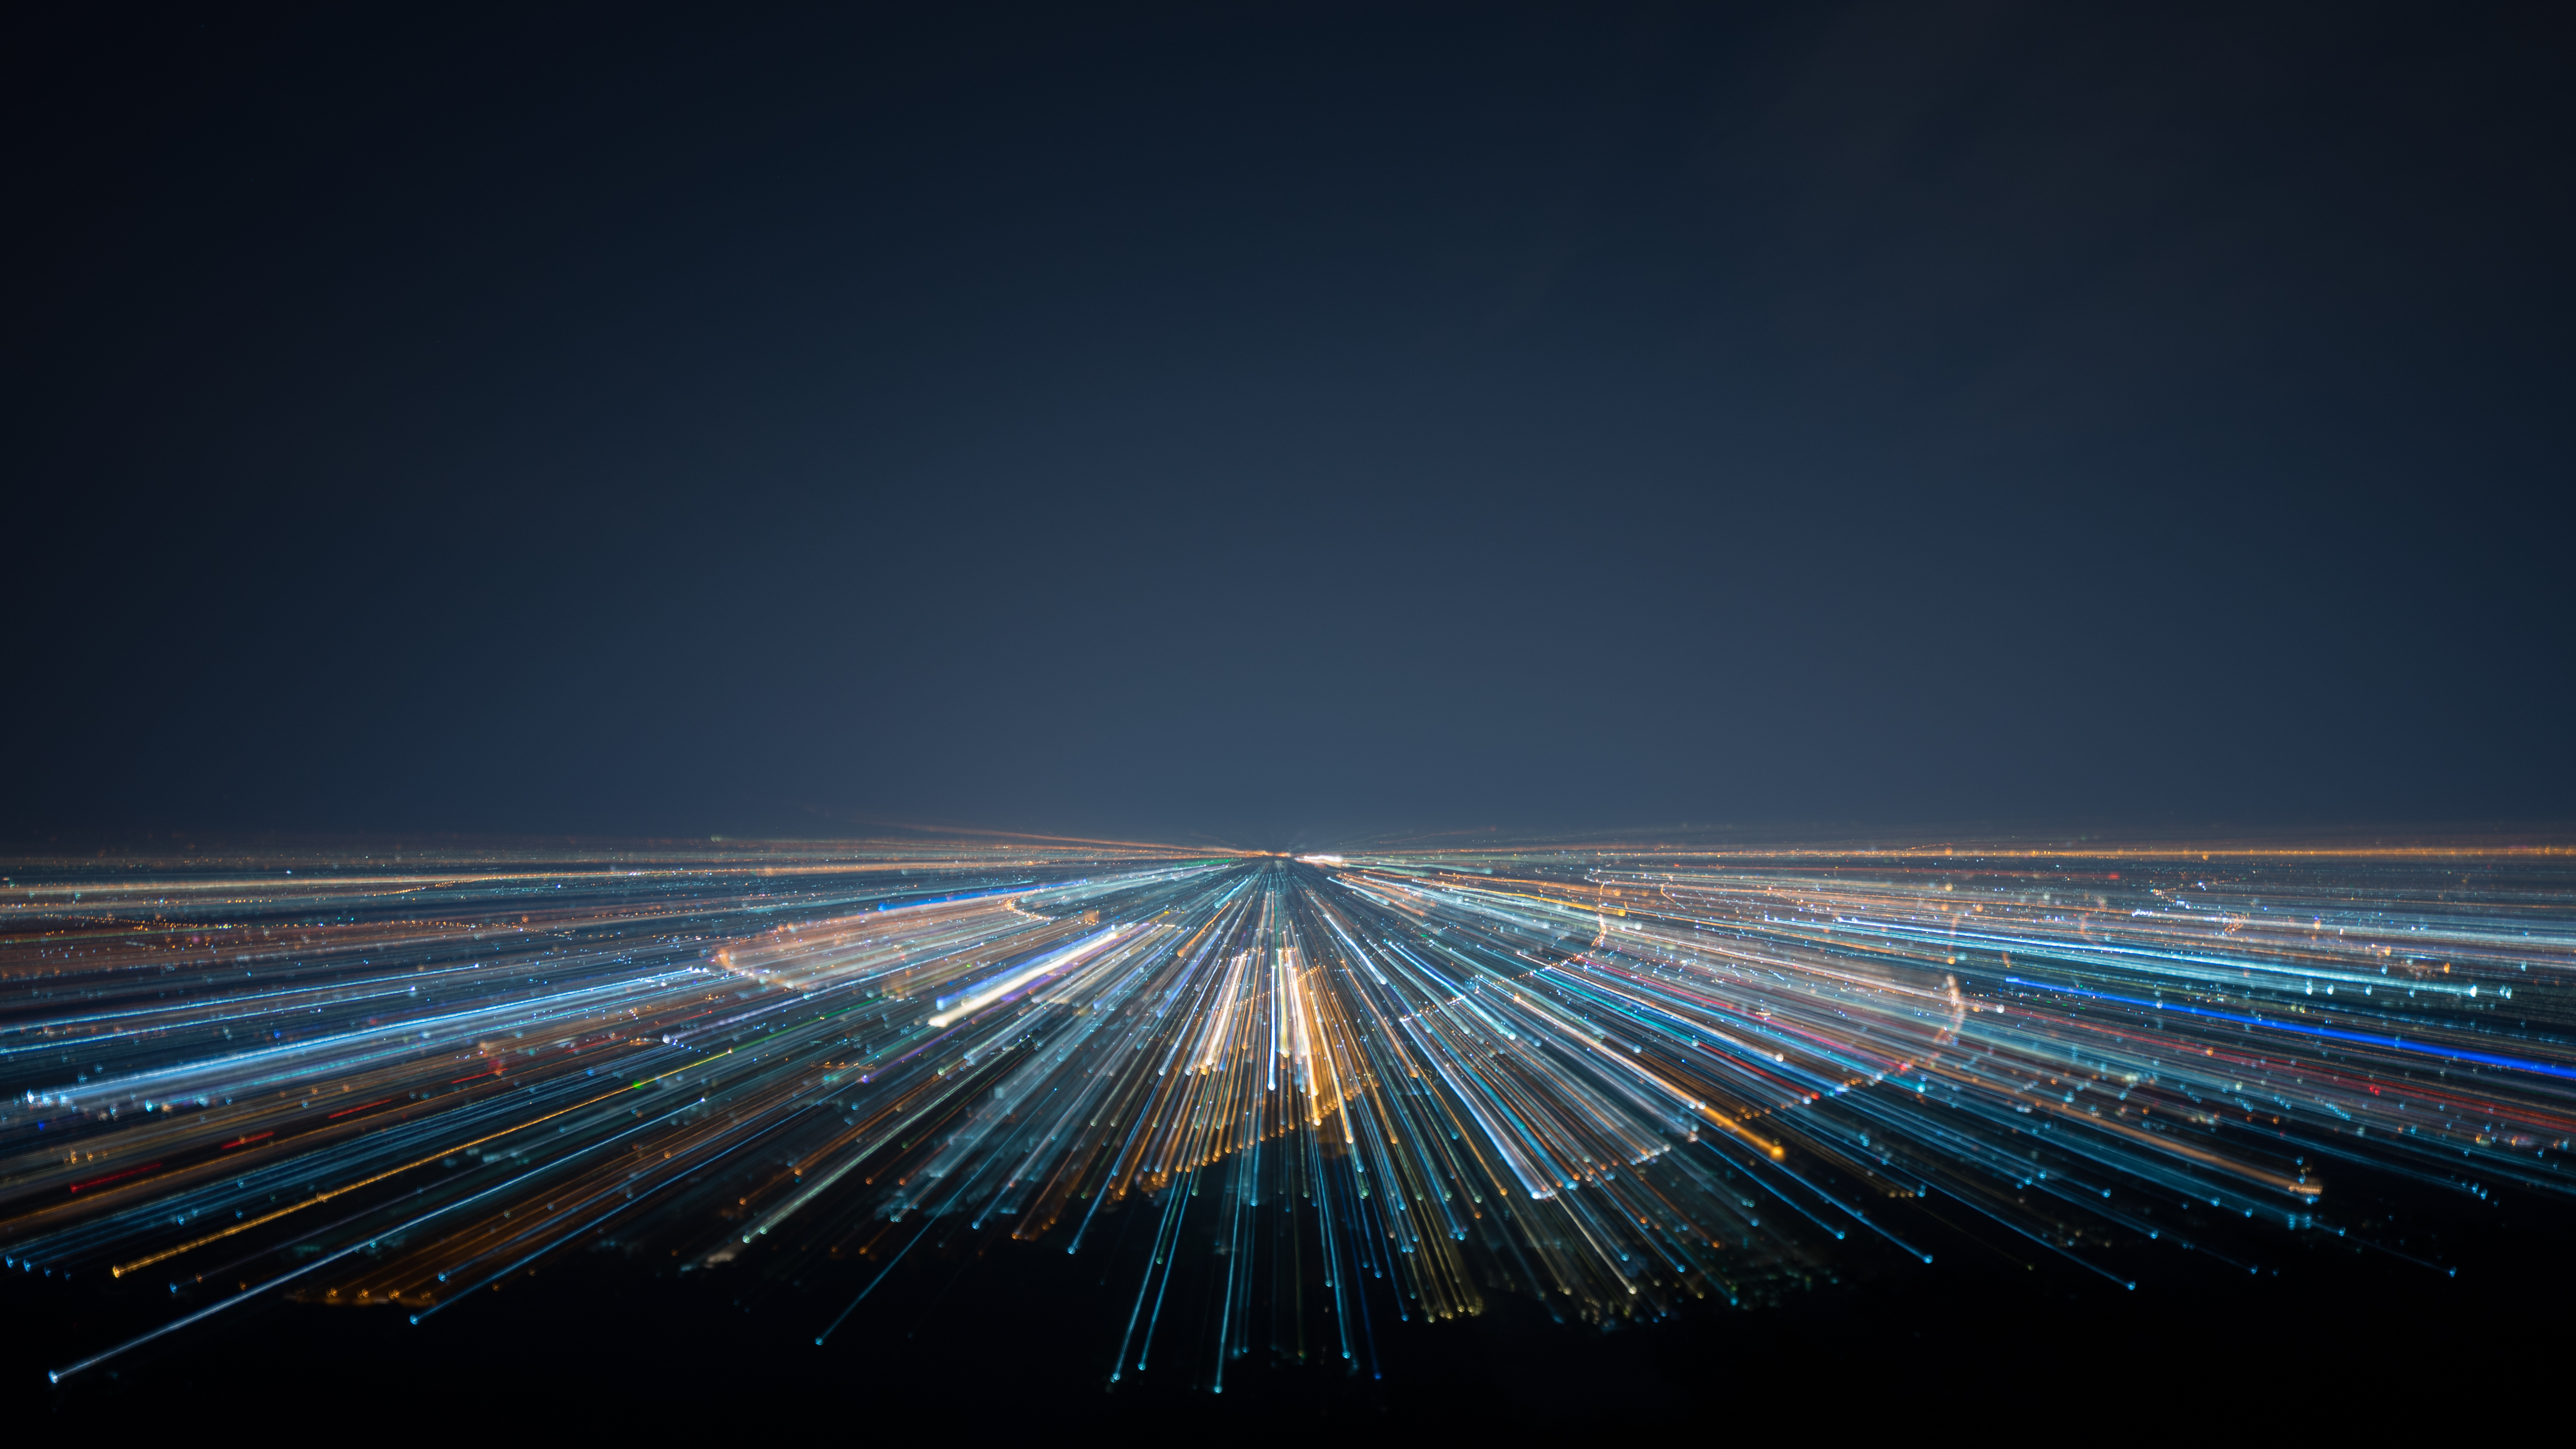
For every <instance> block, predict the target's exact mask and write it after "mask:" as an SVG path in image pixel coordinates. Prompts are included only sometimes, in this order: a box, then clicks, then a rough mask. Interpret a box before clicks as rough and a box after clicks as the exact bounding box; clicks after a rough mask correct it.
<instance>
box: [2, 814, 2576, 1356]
mask: <svg viewBox="0 0 2576 1449" xmlns="http://www.w3.org/2000/svg"><path fill="white" fill-rule="evenodd" d="M2572 867H2576V858H2571V857H2570V856H2568V855H2567V854H2565V853H2564V852H2555V853H2553V852H2551V851H2547V850H2538V849H2527V848H2515V847H2507V846H2494V847H2468V848H2457V849H2442V850H2433V849H2420V850H2384V851H2383V850H2353V849H2341V848H2332V847H2326V848H2315V849H2294V848H2286V847H2266V848H2262V849H2243V850H2231V849H2228V848H2225V847H2218V846H2212V847H2206V848H2205V847H2202V846H2199V845H2192V846H2188V847H2186V846H2180V845H2172V846H2157V847H2139V848H2125V849H2113V848H2108V847H2103V846H2098V845H2074V844H2069V845H2064V846H2050V847H2046V848H2035V847H2030V846H2018V847H2015V848H2009V849H2007V848H2005V847H2004V846H2002V845H2000V844H1992V845H1977V844H1969V845H1964V846H1961V845H1954V846H1948V847H1933V848H1928V849H1926V848H1915V849H1907V850H1885V849H1877V848H1869V849H1857V848H1855V849H1842V848H1810V849H1797V848H1790V847H1785V846H1781V847H1772V846H1766V847H1763V848H1761V849H1734V850H1717V849H1710V848H1689V847H1681V846H1658V845H1655V844H1651V843H1634V842H1616V841H1613V842H1599V841H1593V842H1565V841H1549V842H1540V843H1522V844H1517V845H1512V844H1503V845H1494V846H1490V847H1484V848H1479V849H1476V850H1473V851H1465V850H1455V849H1442V850H1436V851H1388V852H1381V853H1370V852H1368V851H1365V850H1361V849H1356V848H1347V849H1345V850H1344V851H1343V852H1341V853H1339V854H1310V855H1305V856H1300V857H1297V858H1295V859H1290V858H1287V857H1284V856H1274V855H1250V854H1242V855H1233V854H1221V855H1214V856H1211V855H1206V854H1203V853H1189V852H1183V851H1177V850H1165V849H1161V848H1157V847H1149V846H1109V845H1096V844H1063V843H1051V844H1035V845H1032V844H1028V843H1021V842H1007V841H1006V842H1002V843H999V844H993V843H986V844H950V843H941V844H939V845H938V846H936V847H935V848H933V847H903V848H894V847H874V846H864V847H863V846H851V845H800V846H776V847H759V846H727V845H715V846H708V847H705V848H703V849H701V850H697V851H684V850H675V849H660V850H621V851H616V852H604V853H598V854H593V855H588V856H579V857H572V858H567V856H566V855H562V854H558V855H545V854H541V853H537V852H532V851H488V852H448V853H444V854H429V855H422V854H417V853H412V852H409V851H406V852H404V853H403V854H401V855H399V856H392V855H388V854H381V853H364V854H349V855H340V856H328V855H312V856H307V857H301V858H297V859H294V860H247V859H234V860H227V861H222V862H215V861H177V860H168V861H125V862H113V863H110V862H95V863H90V864H86V865H75V864H62V865H47V864H44V863H41V862H21V863H19V865H18V866H17V867H16V868H14V869H13V870H12V872H11V874H10V876H9V878H8V880H7V882H6V885H5V901H0V928H5V930H6V933H7V934H6V936H5V938H0V992H4V993H5V994H0V1074H5V1077H6V1086H7V1091H8V1100H7V1102H6V1104H5V1107H0V1247H5V1253H6V1261H7V1267H8V1268H9V1270H11V1271H16V1272H25V1273H34V1274H46V1275H55V1276H67V1277H70V1278H73V1279H83V1278H96V1279H108V1280H115V1281H121V1280H124V1279H128V1278H133V1277H136V1276H138V1275H139V1276H141V1277H142V1278H143V1279H144V1280H145V1281H148V1282H151V1283H154V1284H162V1283H166V1284H167V1287H168V1292H169V1314H168V1321H167V1322H166V1324H164V1325H163V1326H162V1327H160V1328H158V1329H156V1330H154V1331H152V1332H151V1333H148V1334H146V1335H144V1336H142V1337H140V1338H135V1339H131V1340H129V1341H126V1342H123V1343H65V1344H64V1345H63V1352H62V1355H61V1361H60V1364H59V1367H57V1368H56V1370H55V1377H56V1379H57V1380H58V1381H59V1380H60V1379H62V1378H64V1377H66V1376H69V1375H73V1374H77V1373H80V1372H82V1371H85V1370H88V1369H90V1368H93V1367H95V1366H97V1365H100V1364H102V1363H106V1362H108V1361H110V1360H112V1359H114V1358H115V1357H116V1356H118V1355H120V1354H123V1353H126V1352H129V1351H131V1350H134V1349H136V1348H139V1347H142V1346H143V1345H145V1344H149V1343H156V1342H184V1339H185V1335H187V1334H188V1333H191V1332H201V1331H206V1330H207V1329H208V1327H209V1326H210V1325H212V1324H216V1323H220V1322H221V1316H222V1315H223V1314H224V1313H225V1312H226V1311H227V1310H228V1309H231V1308H234V1307H236V1306H237V1305H240V1304H242V1303H245V1302H248V1301H251V1300H254V1299H258V1298H260V1297H262V1296H264V1295H272V1294H285V1295H292V1296H295V1297H299V1298H301V1299H303V1300H305V1301H308V1302H312V1303H317V1304H328V1305H337V1306H351V1307H355V1306H365V1307H369V1308H376V1309H379V1310H380V1311H384V1312H387V1313H398V1314H401V1315H404V1316H406V1317H407V1318H409V1320H410V1321H411V1322H413V1323H417V1324H423V1325H426V1324H429V1323H431V1322H433V1321H438V1320H441V1319H442V1316H443V1315H446V1314H448V1313H450V1312H451V1311H454V1312H456V1313H470V1312H472V1311H474V1310H475V1306H476V1300H475V1295H476V1294H477V1293H478V1291H482V1290H487V1289H490V1288H493V1287H495V1286H497V1285H499V1284H500V1283H502V1282H503V1280H505V1279H508V1278H509V1277H511V1276H512V1275H514V1274H519V1273H523V1272H525V1271H528V1270H530V1269H531V1268H532V1267H534V1266H537V1265H541V1264H543V1263H544V1262H546V1261H547V1260H548V1259H549V1258H551V1257H553V1256H555V1255H561V1254H566V1253H571V1252H574V1251H583V1250H594V1249H600V1248H608V1249H611V1250H614V1251H618V1252H622V1253H626V1254H628V1255H630V1256H633V1257H635V1258H637V1259H638V1260H640V1261H643V1262H649V1263H651V1264H653V1265H655V1266H657V1267H659V1268H662V1269H668V1270H673V1271H688V1272H725V1273H765V1274H772V1275H779V1274H786V1273H791V1272H793V1273H796V1274H799V1275H800V1278H799V1281H800V1282H806V1283H829V1284H834V1285H837V1286H835V1287H832V1288H831V1289H829V1290H828V1291H824V1290H816V1291H815V1292H814V1293H813V1294H812V1295H811V1300H810V1301H811V1311H812V1318H813V1340H814V1342H815V1343H816V1344H818V1345H821V1346H823V1348H824V1349H825V1350H826V1351H828V1350H829V1348H830V1346H831V1343H832V1336H833V1333H834V1332H835V1330H836V1329H837V1328H838V1327H840V1326H841V1325H842V1324H844V1323H846V1322H847V1321H849V1320H850V1318H851V1317H852V1316H853V1315H856V1314H862V1313H865V1312H867V1311H868V1310H869V1303H868V1299H869V1295H870V1294H871V1293H872V1292H873V1291H874V1290H875V1288H876V1287H877V1286H878V1284H880V1283H882V1282H883V1281H884V1280H885V1278H886V1276H887V1275H889V1274H891V1273H894V1272H897V1271H900V1269H901V1267H902V1265H903V1263H904V1261H905V1260H906V1257H907V1255H908V1254H910V1253H911V1252H912V1250H913V1249H914V1247H915V1246H917V1245H919V1244H921V1243H922V1242H924V1241H925V1240H926V1239H930V1238H933V1237H935V1236H936V1237H945V1236H949V1235H958V1234H966V1235H984V1236H989V1237H992V1238H995V1239H1003V1240H1016V1241H1020V1242H1037V1243H1042V1244H1048V1245H1055V1246H1060V1247H1061V1248H1062V1250H1063V1251H1065V1252H1067V1253H1073V1254H1083V1253H1097V1252H1106V1251H1107V1249H1106V1248H1105V1247H1104V1246H1103V1245H1102V1243H1101V1240H1102V1239H1103V1238H1104V1237H1105V1236H1107V1234H1106V1233H1105V1232H1104V1230H1105V1229H1107V1228H1109V1227H1110V1226H1112V1225H1124V1224H1126V1223H1128V1222H1132V1223H1133V1226H1134V1227H1135V1228H1136V1230H1137V1231H1136V1233H1135V1234H1133V1235H1132V1236H1134V1237H1135V1238H1137V1239H1139V1240H1142V1239H1146V1238H1150V1240H1151V1245H1152V1248H1151V1252H1150V1253H1149V1254H1146V1255H1144V1257H1143V1258H1142V1259H1139V1260H1137V1261H1135V1262H1133V1263H1132V1264H1128V1265H1127V1266H1128V1268H1129V1269H1132V1271H1131V1272H1130V1276H1129V1277H1128V1278H1127V1279H1126V1280H1125V1284H1126V1286H1125V1288H1124V1289H1123V1290H1122V1299H1121V1301H1122V1304H1123V1305H1124V1306H1123V1309H1122V1316H1121V1320H1120V1321H1118V1322H1116V1323H1110V1324H1104V1325H1103V1326H1102V1342H1103V1344H1104V1345H1108V1344H1114V1345H1115V1348H1114V1352H1107V1353H1104V1354H1103V1356H1102V1357H1101V1361H1100V1370H1101V1373H1102V1375H1103V1377H1104V1379H1105V1380H1108V1381H1111V1382H1117V1381H1122V1380H1124V1379H1126V1378H1129V1377H1131V1376H1134V1375H1137V1374H1140V1373H1147V1372H1158V1371H1160V1370H1162V1369H1163V1367H1164V1366H1165V1365H1166V1364H1169V1363H1172V1362H1174V1361H1187V1362H1188V1363H1190V1364H1192V1365H1193V1366H1194V1371H1195V1372H1196V1374H1197V1375H1198V1376H1199V1377H1200V1378H1202V1379H1204V1381H1205V1382H1206V1383H1207V1384H1208V1386H1209V1387H1212V1388H1214V1389H1217V1390H1219V1391H1222V1389H1223V1387H1224V1384H1225V1376H1226V1373H1227V1372H1228V1366H1229V1365H1236V1364H1239V1363H1240V1362H1241V1361H1243V1360H1245V1359H1246V1358H1247V1357H1251V1356H1254V1355H1255V1354H1256V1353H1257V1352H1258V1351H1259V1349H1260V1347H1261V1345H1260V1344H1258V1343H1256V1341H1255V1338H1256V1331H1255V1327H1254V1325H1255V1321H1256V1318H1258V1319H1260V1321H1261V1322H1262V1323H1264V1324H1265V1325H1266V1326H1265V1327H1263V1328H1262V1329H1261V1330H1260V1333H1261V1334H1262V1335H1264V1337H1263V1340H1262V1341H1263V1342H1264V1343H1268V1344H1270V1345H1271V1346H1272V1348H1273V1349H1274V1350H1277V1351H1278V1352H1281V1353H1286V1352H1288V1351H1287V1350H1286V1349H1281V1348H1279V1345H1281V1344H1283V1343H1288V1342H1290V1341H1291V1339H1290V1338H1289V1337H1287V1336H1286V1335H1285V1330H1282V1329H1280V1328H1279V1326H1278V1325H1279V1322H1280V1321H1281V1318H1282V1315H1283V1314H1285V1315H1287V1316H1288V1317H1290V1318H1293V1320H1294V1322H1293V1327H1294V1336H1293V1342H1294V1343H1295V1344H1296V1345H1297V1346H1298V1347H1297V1348H1296V1350H1295V1352H1294V1354H1292V1355H1291V1356H1293V1357H1299V1358H1304V1359H1308V1360H1319V1361H1323V1362H1327V1363H1335V1362H1337V1363H1339V1364H1341V1365H1343V1366H1345V1367H1346V1368H1347V1369H1348V1370H1349V1371H1351V1372H1353V1373H1363V1374H1366V1373H1374V1372H1377V1371H1378V1367H1377V1364H1378V1359H1377V1352H1376V1347H1375V1336H1376V1335H1377V1334H1378V1333H1379V1332H1381V1331H1382V1326H1383V1325H1384V1324H1385V1323H1386V1322H1387V1321H1388V1320H1390V1319H1429V1320H1442V1319H1449V1318H1454V1317H1458V1316H1462V1315H1472V1314H1476V1313H1478V1312H1480V1311H1481V1310H1482V1309H1483V1308H1484V1306H1485V1305H1486V1302H1487V1300H1488V1297H1489V1295H1491V1294H1493V1293H1496V1292H1509V1293H1514V1294H1519V1295H1525V1296H1528V1297H1532V1298H1535V1299H1537V1300H1539V1301H1542V1302H1544V1303H1545V1304H1546V1305H1547V1306H1548V1307H1549V1309H1550V1310H1551V1311H1552V1312H1554V1313H1556V1314H1557V1315H1558V1316H1560V1317H1563V1318H1567V1319H1572V1320H1578V1321H1589V1322H1610V1321H1616V1320H1628V1319H1653V1318H1658V1317H1662V1316H1666V1315H1670V1314H1675V1313H1684V1312H1725V1311H1729V1310H1730V1308H1741V1307H1745V1306H1749V1305H1754V1304H1759V1303H1767V1302H1773V1301H1777V1300H1778V1299H1780V1298H1781V1297H1782V1296H1783V1295H1786V1294H1793V1293H1797V1292H1800V1291H1802V1290H1803V1289H1804V1288H1806V1287H1807V1286H1809V1285H1811V1284H1813V1283H1814V1282H1816V1281H1817V1280H1819V1279H1820V1278H1825V1277H1830V1276H1831V1275H1832V1274H1833V1273H1834V1272H1835V1271H1836V1265H1837V1263H1838V1262H1839V1261H1841V1260H1842V1259H1843V1258H1844V1257H1845V1256H1846V1255H1847V1254H1848V1253H1850V1252H1852V1251H1854V1250H1855V1249H1856V1247H1857V1245H1859V1244H1860V1243H1863V1242H1867V1243H1870V1244H1875V1245H1879V1248H1878V1249H1874V1251H1875V1250H1882V1249H1883V1250H1892V1251H1893V1252H1895V1253H1898V1254H1901V1255H1903V1256H1905V1257H1907V1258H1910V1259H1913V1260H1917V1261H1920V1262H1922V1263H1927V1264H1928V1263H1931V1262H1934V1261H1936V1257H1937V1253H1938V1252H1939V1251H1945V1250H1946V1247H1945V1245H1954V1244H1959V1243H1971V1244H1978V1245H1982V1247H1983V1248H1985V1249H1991V1250H1992V1251H1993V1252H1995V1253H1998V1254H2001V1255H2003V1256H2004V1257H2006V1258H2011V1259H2015V1260H2022V1259H2036V1258H2045V1259H2047V1260H2051V1261H2054V1262H2058V1263H2063V1264H2068V1265H2072V1266H2074V1267H2076V1268H2077V1269H2079V1270H2081V1271H2084V1272H2089V1273H2092V1274H2095V1275H2098V1276H2099V1277H2100V1278H2101V1279H2103V1280H2106V1281H2109V1282H2113V1283H2118V1284H2120V1285H2122V1286H2123V1287H2127V1286H2130V1284H2131V1282H2132V1280H2131V1279H2130V1278H2129V1277H2128V1276H2127V1275H2125V1274H2124V1273H2123V1271H2122V1270H2121V1268H2120V1267H2119V1266H2118V1265H2119V1264H2120V1263H2121V1262H2122V1261H2124V1255H2126V1254H2132V1253H2134V1252H2136V1251H2137V1250H2139V1248H2140V1246H2141V1245H2152V1248H2153V1250H2154V1251H2172V1252H2190V1253H2202V1254H2210V1255H2215V1256H2216V1257H2217V1258H2218V1259H2219V1260H2220V1261H2223V1262H2225V1263H2228V1264H2230V1265H2231V1266H2243V1267H2246V1268H2248V1269H2249V1270H2250V1269H2252V1268H2254V1267H2256V1266H2258V1265H2259V1261H2260V1259H2261V1258H2262V1256H2263V1255H2264V1254H2265V1253H2266V1252H2268V1251H2270V1250H2271V1245H2273V1244H2276V1243H2277V1242H2279V1241H2280V1240H2281V1239H2282V1238H2283V1237H2284V1236H2285V1235H2300V1234H2315V1233H2324V1234H2339V1233H2340V1234H2346V1235H2349V1236H2351V1237H2352V1239H2353V1241H2355V1242H2356V1243H2359V1244H2361V1245H2362V1246H2365V1247H2371V1248H2373V1249H2375V1250H2378V1251H2387V1252H2397V1251H2399V1250H2398V1249H2397V1248H2395V1247H2393V1246H2383V1245H2379V1244H2376V1243H2375V1242H2374V1241H2373V1240H2372V1239H2371V1237H2370V1232H2369V1228H2368V1225H2367V1224H2365V1223H2363V1222H2361V1221H2359V1220H2358V1219H2357V1218H2356V1217H2355V1215H2354V1214H2352V1213H2350V1212H2349V1211H2347V1210H2346V1209H2344V1208H2343V1207H2342V1206H2341V1205H2340V1204H2339V1201H2338V1196H2337V1190H2336V1184H2337V1175H2338V1172H2339V1171H2341V1170H2345V1169H2352V1168H2367V1169H2368V1170H2370V1171H2372V1172H2377V1173H2396V1174H2401V1175H2404V1176H2406V1177H2409V1178H2412V1179H2415V1180H2417V1181H2419V1182H2421V1183H2423V1184H2426V1185H2430V1186H2434V1187H2439V1188H2442V1189H2446V1190H2454V1191H2457V1192H2460V1193H2463V1194H2469V1195H2472V1196H2483V1195H2485V1194H2487V1193H2489V1192H2491V1191H2492V1190H2494V1189H2495V1188H2496V1187H2498V1186H2501V1185H2507V1184H2510V1185H2513V1186H2515V1187H2518V1188H2521V1189H2525V1190H2529V1191H2534V1192H2540V1193H2545V1194H2552V1195H2561V1196H2563V1195H2565V1194H2567V1193H2569V1192H2570V1191H2571V1189H2576V1178H2571V1176H2570V1175H2569V1173H2568V1172H2567V1170H2566V1154H2567V1152H2568V1151H2569V1148H2570V1144H2571V1139H2576V1037H2571V1035H2570V1030H2569V1028H2570V1010H2569V999H2570V998H2569V988H2570V986H2571V984H2576V889H2571V887H2576V869H2571V868H2572ZM1185 1261H1186V1262H1191V1263H1194V1264H1195V1265H1196V1267H1195V1268H1194V1269H1193V1271H1205V1272H1207V1273H1211V1274H1214V1275H1216V1276H1217V1278H1218V1279H1219V1280H1221V1287H1220V1288H1218V1289H1217V1290H1216V1291H1217V1292H1218V1293H1219V1295H1220V1297H1219V1299H1218V1300H1217V1301H1218V1302H1219V1304H1220V1308H1219V1310H1218V1311H1217V1312H1216V1313H1215V1314H1214V1316H1213V1319H1212V1321H1213V1322H1214V1324H1215V1327H1214V1329H1213V1331H1212V1336H1208V1337H1204V1338H1202V1337H1201V1336H1199V1334H1198V1332H1197V1330H1196V1327H1195V1324H1196V1316H1195V1314H1193V1315H1191V1316H1190V1318H1189V1321H1190V1323H1191V1324H1192V1327H1191V1328H1190V1329H1188V1330H1184V1329H1182V1328H1180V1327H1178V1326H1177V1323H1178V1321H1179V1320H1178V1319H1177V1318H1176V1317H1175V1316H1174V1315H1167V1314H1166V1313H1165V1312H1164V1308H1165V1306H1166V1298H1167V1294H1168V1290H1169V1288H1170V1286H1171V1283H1172V1279H1173V1274H1174V1272H1175V1265H1176V1264H1181V1263H1183V1262H1185ZM1126 1262H1127V1260H1115V1263H1126ZM817 1265H826V1266H828V1265H838V1266H837V1267H833V1268H830V1270H829V1271H825V1270H824V1267H818V1266H817ZM639 1271H641V1268H639ZM1256 1299H1258V1301H1259V1303H1260V1304H1261V1305H1263V1307H1262V1311H1261V1312H1260V1313H1259V1314H1256V1312H1255V1307H1256ZM1282 1303H1291V1304H1292V1306H1290V1307H1287V1308H1282V1307H1281V1306H1280V1305H1281V1304H1282Z"/></svg>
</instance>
